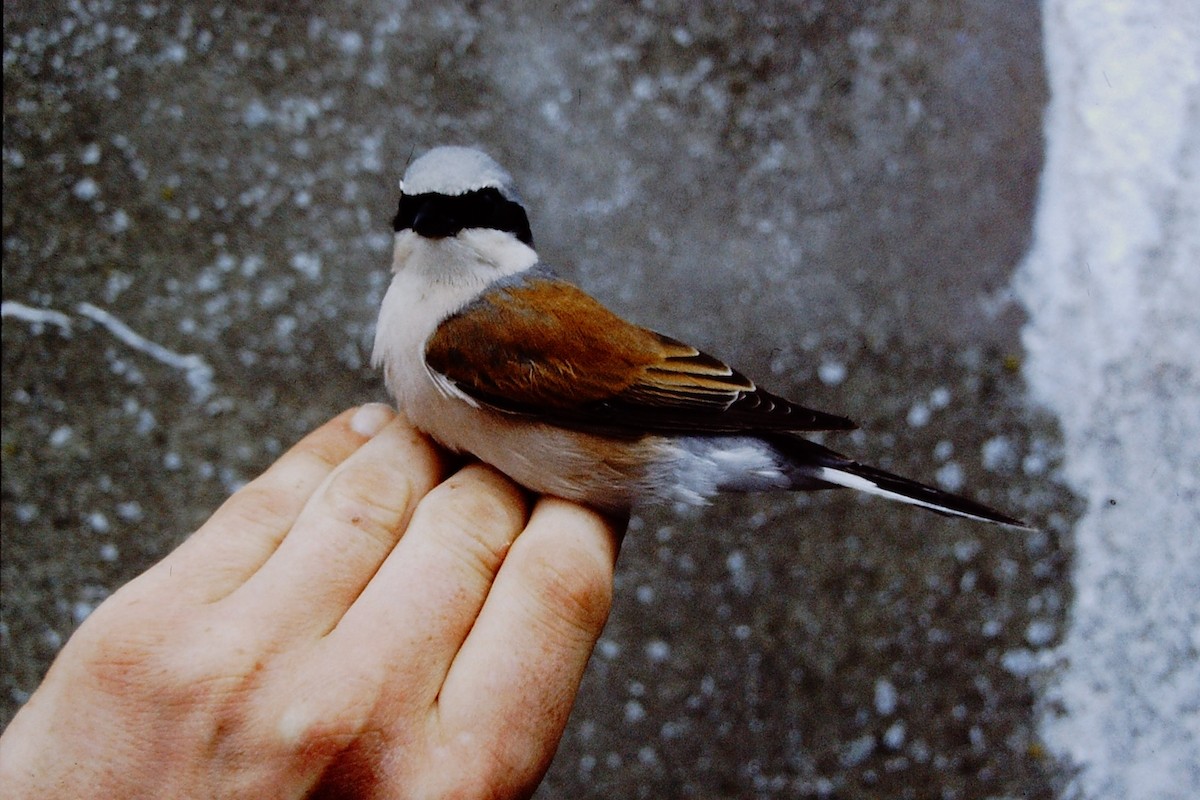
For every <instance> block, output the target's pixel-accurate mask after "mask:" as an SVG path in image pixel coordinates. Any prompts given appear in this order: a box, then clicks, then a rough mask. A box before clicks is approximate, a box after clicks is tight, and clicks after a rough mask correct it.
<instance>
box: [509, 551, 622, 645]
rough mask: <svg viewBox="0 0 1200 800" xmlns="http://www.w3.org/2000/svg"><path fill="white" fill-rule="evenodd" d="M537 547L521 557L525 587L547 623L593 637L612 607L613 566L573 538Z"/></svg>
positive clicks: (520, 565) (601, 626) (525, 552)
mask: <svg viewBox="0 0 1200 800" xmlns="http://www.w3.org/2000/svg"><path fill="white" fill-rule="evenodd" d="M538 544H539V546H536V547H531V548H527V549H526V550H525V551H524V553H523V554H522V559H521V562H520V564H519V565H518V566H519V568H520V570H521V572H522V575H523V578H524V580H523V581H522V585H523V586H525V587H526V590H527V591H528V592H529V593H530V595H531V596H532V599H533V602H534V604H535V606H536V608H537V609H539V610H541V611H542V612H544V613H543V615H542V616H543V618H545V619H546V621H547V622H548V623H550V624H552V625H555V626H556V627H560V628H565V629H567V630H568V631H574V632H576V633H578V634H581V635H583V636H584V637H587V638H591V637H594V636H595V635H596V634H597V633H599V631H600V630H601V629H602V628H603V627H604V623H605V622H606V621H607V620H608V612H609V610H610V609H611V607H612V596H613V586H612V566H611V564H610V563H609V562H608V561H607V559H605V558H604V557H603V556H602V555H601V554H599V553H597V552H596V550H595V549H594V548H591V547H587V546H585V545H583V544H581V543H579V542H577V541H572V540H571V539H565V540H564V541H562V542H558V543H555V544H554V545H553V546H551V545H550V544H549V543H548V542H547V543H545V544H542V543H538Z"/></svg>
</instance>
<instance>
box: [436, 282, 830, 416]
mask: <svg viewBox="0 0 1200 800" xmlns="http://www.w3.org/2000/svg"><path fill="white" fill-rule="evenodd" d="M425 361H426V364H427V365H428V367H429V368H430V369H431V370H433V371H434V372H436V373H438V375H440V376H441V377H442V378H443V379H445V380H446V381H448V382H450V384H452V385H453V386H454V387H455V388H456V389H457V390H458V391H461V392H462V393H464V394H465V395H467V396H468V397H470V398H472V399H473V400H475V401H476V402H479V403H481V404H484V405H488V406H491V407H493V408H495V409H498V410H500V411H504V412H508V413H514V414H523V415H530V416H537V417H538V418H540V419H544V420H546V421H548V422H553V423H555V424H558V425H563V426H567V427H573V428H578V429H584V430H594V431H601V432H605V433H613V434H617V433H625V434H640V433H645V432H658V433H665V432H684V431H689V432H697V433H738V432H746V431H813V430H845V429H849V428H853V427H854V423H852V422H850V420H848V419H845V418H844V417H839V416H835V415H833V414H826V413H823V412H820V411H813V410H811V409H807V408H804V407H802V406H799V405H796V404H795V403H792V402H790V401H788V400H785V399H784V398H782V397H779V396H777V395H774V394H771V393H769V392H766V391H763V390H762V389H759V388H758V387H756V386H755V385H754V382H753V381H751V380H749V379H748V378H746V377H745V376H744V375H742V374H740V373H738V372H736V371H734V370H733V369H731V368H730V367H729V366H728V365H726V364H725V363H724V362H722V361H720V360H718V359H716V358H713V357H712V356H709V355H707V354H705V353H702V352H700V351H699V350H697V349H696V348H694V347H690V346H688V345H686V344H683V343H682V342H679V341H676V340H674V339H671V338H669V337H666V336H663V335H661V334H657V333H654V332H653V331H649V330H646V329H645V328H641V327H638V326H636V325H633V324H632V323H629V322H626V321H625V320H623V319H621V318H620V317H618V316H616V315H615V314H613V313H612V312H611V311H609V310H608V309H607V308H605V307H604V306H603V305H601V304H600V303H599V302H598V301H596V300H595V299H593V298H592V297H590V296H589V295H587V294H586V293H584V292H583V291H582V290H580V289H578V288H577V287H575V286H573V285H571V284H569V283H566V282H565V281H561V280H559V279H557V278H555V277H552V276H550V275H548V274H545V273H533V274H532V275H529V276H525V277H522V278H519V279H517V280H514V281H511V282H504V283H500V284H498V285H497V286H495V287H494V288H492V289H491V290H489V291H488V292H486V293H485V294H484V295H482V296H481V297H480V298H479V299H478V300H476V301H475V302H473V303H471V304H470V305H468V306H467V307H466V308H464V309H462V310H461V311H459V312H458V313H456V314H454V315H452V316H451V317H450V318H448V319H447V320H445V321H444V322H443V323H442V324H441V325H440V326H439V327H438V330H437V331H436V332H435V333H434V335H433V336H432V337H430V339H429V341H428V342H427V343H426V347H425Z"/></svg>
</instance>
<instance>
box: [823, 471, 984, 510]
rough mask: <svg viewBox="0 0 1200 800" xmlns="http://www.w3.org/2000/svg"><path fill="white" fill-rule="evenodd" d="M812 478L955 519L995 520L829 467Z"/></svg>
mask: <svg viewBox="0 0 1200 800" xmlns="http://www.w3.org/2000/svg"><path fill="white" fill-rule="evenodd" d="M812 476H813V477H814V478H817V479H818V480H822V481H825V482H826V483H832V484H835V485H837V486H844V487H846V488H847V489H857V490H858V491H860V492H866V493H867V494H873V495H876V496H877V497H886V498H887V499H889V500H897V501H899V502H901V503H907V504H909V505H911V506H920V507H921V508H928V509H931V510H933V511H937V512H940V513H942V514H953V515H954V516H956V517H965V518H967V519H975V520H980V521H982V522H995V520H991V519H988V518H987V517H982V516H979V515H978V514H969V513H967V512H966V511H959V510H958V509H956V508H950V507H949V506H944V505H942V504H940V503H930V502H928V501H926V500H918V499H917V498H915V497H909V496H908V495H906V494H900V493H899V492H893V491H891V490H890V489H884V488H882V487H880V486H879V485H878V484H877V483H875V482H874V481H872V480H870V479H869V478H864V477H862V476H861V475H854V474H853V473H850V472H842V471H841V470H838V469H833V468H831V467H820V468H818V469H815V470H813V473H812Z"/></svg>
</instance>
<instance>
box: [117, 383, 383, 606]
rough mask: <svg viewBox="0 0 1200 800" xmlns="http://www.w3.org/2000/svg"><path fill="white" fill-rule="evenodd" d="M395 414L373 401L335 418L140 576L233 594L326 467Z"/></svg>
mask: <svg viewBox="0 0 1200 800" xmlns="http://www.w3.org/2000/svg"><path fill="white" fill-rule="evenodd" d="M395 416H396V414H395V412H394V411H392V410H391V409H390V408H389V407H388V406H385V405H383V404H381V403H368V404H367V405H364V406H361V407H359V408H355V409H350V410H348V411H344V412H342V413H341V414H339V415H338V416H336V417H334V418H333V419H332V420H330V421H329V422H327V423H325V424H324V425H322V426H321V427H320V428H318V429H317V430H315V431H313V432H312V433H310V434H308V435H307V436H305V437H304V438H303V439H301V440H300V441H299V442H298V443H297V444H296V445H294V446H293V447H292V448H291V449H290V450H288V452H287V453H285V454H284V455H283V456H282V457H281V458H280V459H279V460H278V461H276V462H275V463H274V464H273V465H272V466H271V467H270V468H269V469H267V471H266V472H264V473H263V474H262V475H260V476H259V477H258V478H255V479H254V480H253V481H251V482H250V483H248V484H246V486H244V487H242V488H241V489H240V490H238V491H237V492H235V493H234V494H233V496H231V497H230V498H229V499H228V500H226V501H225V503H224V504H223V505H222V506H221V507H220V508H219V509H218V510H217V512H216V513H215V514H213V516H212V517H211V518H210V519H209V520H208V522H206V523H205V524H204V525H203V526H202V527H201V528H200V529H199V530H197V531H196V533H194V534H193V535H192V536H191V537H189V538H188V539H187V541H185V542H184V543H183V544H182V545H180V546H179V547H178V548H177V549H176V550H175V551H174V552H172V553H171V554H170V555H168V556H167V557H166V558H165V559H163V561H161V562H159V564H157V565H156V566H155V567H153V568H152V569H151V570H149V571H148V572H147V573H146V574H145V575H143V576H142V577H141V578H140V579H139V581H141V582H142V584H143V585H144V586H153V585H157V584H159V583H162V582H166V583H169V584H170V586H171V589H172V591H173V592H176V593H182V594H184V595H185V596H186V595H190V596H191V597H192V598H194V599H195V600H197V601H199V602H213V601H215V600H217V599H220V598H221V597H224V596H226V595H228V594H229V593H230V592H232V591H233V590H234V589H236V588H237V587H238V586H240V585H242V584H243V583H244V582H245V581H246V580H247V579H248V578H249V577H250V576H251V575H253V574H254V573H255V572H256V571H257V570H258V569H259V568H260V567H261V566H262V565H263V564H264V563H265V562H266V561H267V559H268V558H269V557H270V556H271V554H272V553H274V552H275V550H276V548H277V547H278V546H279V543H280V542H281V541H282V540H283V538H284V537H285V536H286V535H287V533H288V531H290V530H291V528H292V525H293V524H294V522H295V521H296V518H297V517H298V516H299V514H300V512H301V510H302V509H303V508H304V506H305V505H306V504H307V502H308V500H309V498H310V497H311V496H312V494H313V492H314V491H315V490H316V489H317V487H318V486H320V485H321V483H322V482H324V481H325V480H326V479H327V478H328V477H329V474H330V473H331V472H333V470H334V469H336V468H337V467H338V465H340V464H341V463H342V462H343V461H345V460H346V459H347V458H349V457H350V456H351V455H352V454H353V453H354V452H355V451H356V450H358V448H360V447H361V446H362V445H363V444H364V443H365V442H366V441H367V440H369V439H370V438H371V437H372V436H374V435H375V434H376V433H377V432H378V431H379V430H380V429H382V428H383V427H384V426H385V425H386V424H387V423H389V422H390V421H391V420H392V419H394V418H395Z"/></svg>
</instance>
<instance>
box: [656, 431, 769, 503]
mask: <svg viewBox="0 0 1200 800" xmlns="http://www.w3.org/2000/svg"><path fill="white" fill-rule="evenodd" d="M660 452H661V453H662V456H661V461H659V462H658V466H657V468H656V469H655V471H654V472H652V473H651V474H650V476H649V478H650V483H651V484H653V485H654V486H658V487H668V488H667V491H669V492H670V493H671V495H672V496H669V497H665V498H663V499H666V500H675V501H679V502H684V503H689V504H691V505H700V504H703V503H706V502H708V499H709V498H710V497H712V496H713V495H715V494H717V493H718V492H720V491H722V490H726V491H735V492H737V491H744V492H748V491H763V490H766V489H786V488H787V487H788V485H789V480H788V477H787V476H786V475H785V474H784V472H783V470H782V469H781V468H780V459H781V457H780V455H779V453H778V451H776V450H775V449H774V448H772V447H770V446H769V445H767V444H766V443H765V442H763V441H762V440H760V439H754V438H751V437H748V436H737V437H717V438H703V437H687V438H682V439H674V440H670V441H664V443H663V444H662V445H661V449H660Z"/></svg>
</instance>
